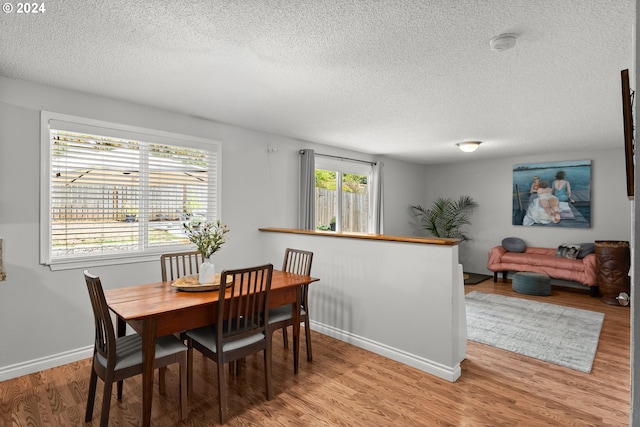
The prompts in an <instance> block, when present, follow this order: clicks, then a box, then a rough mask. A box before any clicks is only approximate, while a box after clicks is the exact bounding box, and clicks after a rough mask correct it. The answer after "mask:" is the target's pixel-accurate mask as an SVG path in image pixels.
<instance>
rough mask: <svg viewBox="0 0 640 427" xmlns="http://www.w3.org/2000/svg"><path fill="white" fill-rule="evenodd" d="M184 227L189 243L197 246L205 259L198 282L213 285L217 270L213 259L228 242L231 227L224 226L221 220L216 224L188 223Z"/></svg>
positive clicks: (215, 222)
mask: <svg viewBox="0 0 640 427" xmlns="http://www.w3.org/2000/svg"><path fill="white" fill-rule="evenodd" d="M183 227H184V229H185V232H186V233H187V236H188V237H189V241H190V242H191V243H193V244H194V245H196V247H197V248H198V251H200V253H201V254H202V257H203V258H204V262H203V263H202V265H201V266H200V271H199V280H198V281H199V282H200V283H201V284H204V283H213V282H214V280H215V274H216V270H215V265H214V263H213V260H212V259H211V257H212V255H213V254H215V253H216V252H218V251H219V250H220V248H221V247H222V245H223V244H224V243H225V242H226V237H225V235H226V234H227V233H228V232H229V227H227V225H226V224H223V223H222V221H221V220H220V219H218V220H216V221H214V222H200V221H192V222H186V223H184V224H183Z"/></svg>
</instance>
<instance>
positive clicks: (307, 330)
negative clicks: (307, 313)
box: [304, 317, 313, 362]
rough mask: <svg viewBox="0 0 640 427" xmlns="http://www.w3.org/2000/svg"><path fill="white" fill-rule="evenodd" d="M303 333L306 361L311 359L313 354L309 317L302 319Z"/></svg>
mask: <svg viewBox="0 0 640 427" xmlns="http://www.w3.org/2000/svg"><path fill="white" fill-rule="evenodd" d="M304 335H305V340H306V341H307V362H311V361H313V356H312V354H311V328H310V327H309V317H306V318H305V319H304Z"/></svg>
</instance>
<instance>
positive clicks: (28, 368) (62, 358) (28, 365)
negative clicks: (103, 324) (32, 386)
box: [0, 345, 93, 381]
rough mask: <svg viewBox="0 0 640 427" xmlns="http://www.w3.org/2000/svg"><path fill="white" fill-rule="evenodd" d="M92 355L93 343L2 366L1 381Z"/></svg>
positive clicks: (0, 370) (0, 368) (0, 371)
mask: <svg viewBox="0 0 640 427" xmlns="http://www.w3.org/2000/svg"><path fill="white" fill-rule="evenodd" d="M92 355H93V346H92V345H91V346H88V347H83V348H78V349H75V350H69V351H65V352H62V353H58V354H52V355H50V356H45V357H40V358H38V359H33V360H28V361H26V362H20V363H16V364H14V365H9V366H4V367H0V381H5V380H10V379H12V378H18V377H21V376H23V375H28V374H33V373H35V372H40V371H44V370H45V369H50V368H55V367H57V366H61V365H66V364H67V363H72V362H77V361H78V360H82V359H87V358H89V357H91V356H92Z"/></svg>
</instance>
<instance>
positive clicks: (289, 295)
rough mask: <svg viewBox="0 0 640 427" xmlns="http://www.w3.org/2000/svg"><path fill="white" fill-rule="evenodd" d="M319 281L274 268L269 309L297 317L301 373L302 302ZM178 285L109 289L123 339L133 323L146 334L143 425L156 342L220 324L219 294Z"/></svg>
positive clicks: (296, 351)
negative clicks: (304, 290)
mask: <svg viewBox="0 0 640 427" xmlns="http://www.w3.org/2000/svg"><path fill="white" fill-rule="evenodd" d="M318 280H319V279H317V278H314V277H311V276H303V275H299V274H293V273H287V272H285V271H281V270H273V277H272V280H271V291H270V296H269V307H271V308H273V307H279V306H282V305H285V304H291V314H292V318H293V357H294V361H293V371H294V373H295V374H297V373H298V359H299V353H300V303H301V299H302V286H303V285H306V284H309V283H312V282H316V281H318ZM172 284H173V281H167V282H157V283H149V284H143V285H136V286H130V287H124V288H118V289H107V290H105V292H104V293H105V297H106V300H107V305H108V306H109V308H110V309H111V310H112V311H113V312H114V313H115V314H116V315H117V319H118V320H117V330H118V335H119V336H122V335H124V334H125V330H126V325H127V324H128V325H129V326H131V328H133V330H135V331H136V332H137V333H139V334H140V335H142V343H143V344H142V345H143V362H142V363H143V372H142V425H143V426H144V427H148V426H149V425H150V424H151V402H152V397H153V362H154V360H155V349H156V346H155V343H156V338H157V337H161V336H165V335H169V334H174V333H178V332H181V331H185V330H189V329H194V328H198V327H201V326H205V325H210V324H212V323H215V322H216V317H215V316H216V312H215V307H216V303H217V302H218V297H219V295H220V292H218V291H207V292H185V291H182V290H179V289H177V288H176V287H174V286H172Z"/></svg>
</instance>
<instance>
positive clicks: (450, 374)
mask: <svg viewBox="0 0 640 427" xmlns="http://www.w3.org/2000/svg"><path fill="white" fill-rule="evenodd" d="M310 323H311V330H313V331H317V332H319V333H321V334H324V335H328V336H330V337H332V338H335V339H338V340H340V341H344V342H346V343H349V344H352V345H355V346H356V347H360V348H363V349H365V350H368V351H371V352H373V353H376V354H379V355H380V356H384V357H388V358H389V359H392V360H395V361H396V362H400V363H404V364H405V365H409V366H412V367H414V368H416V369H420V370H421V371H424V372H427V373H429V374H432V375H435V376H436V377H439V378H442V379H444V380H447V381H451V382H455V381H456V380H457V379H458V378H460V375H461V374H462V369H461V368H460V363H456V365H455V366H453V367H449V366H445V365H443V364H441V363H438V362H434V361H433V360H429V359H425V358H424V357H420V356H416V355H415V354H412V353H407V352H406V351H403V350H399V349H397V348H394V347H390V346H388V345H386V344H382V343H379V342H376V341H372V340H370V339H368V338H364V337H361V336H358V335H355V334H352V333H351V332H347V331H343V330H341V329H337V328H334V327H333V326H329V325H325V324H322V323H318V322H315V321H313V320H311V321H310Z"/></svg>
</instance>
